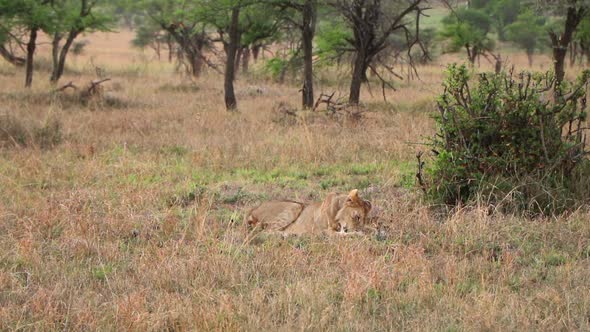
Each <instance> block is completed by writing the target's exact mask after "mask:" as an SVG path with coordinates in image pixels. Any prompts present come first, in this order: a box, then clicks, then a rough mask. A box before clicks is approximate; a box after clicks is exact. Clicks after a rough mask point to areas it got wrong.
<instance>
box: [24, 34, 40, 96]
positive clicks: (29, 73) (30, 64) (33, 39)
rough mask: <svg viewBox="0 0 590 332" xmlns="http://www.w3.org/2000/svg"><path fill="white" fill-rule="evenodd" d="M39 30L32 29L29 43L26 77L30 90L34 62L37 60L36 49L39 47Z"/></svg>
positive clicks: (26, 86)
mask: <svg viewBox="0 0 590 332" xmlns="http://www.w3.org/2000/svg"><path fill="white" fill-rule="evenodd" d="M38 30H39V29H38V28H32V29H31V33H30V36H29V42H28V43H27V63H26V77H25V88H30V87H31V86H32V85H33V70H34V68H33V60H34V58H35V48H36V47H37V31H38Z"/></svg>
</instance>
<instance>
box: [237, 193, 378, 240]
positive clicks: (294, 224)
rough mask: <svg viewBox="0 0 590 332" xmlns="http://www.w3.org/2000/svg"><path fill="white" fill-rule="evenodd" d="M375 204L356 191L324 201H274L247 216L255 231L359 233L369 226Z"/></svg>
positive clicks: (331, 194)
mask: <svg viewBox="0 0 590 332" xmlns="http://www.w3.org/2000/svg"><path fill="white" fill-rule="evenodd" d="M370 210H371V203H369V202H368V201H366V200H363V199H362V198H360V197H359V195H358V190H356V189H354V190H352V191H351V192H350V193H348V194H338V193H330V194H328V196H327V197H326V199H325V200H324V201H323V202H316V203H311V204H304V203H300V202H295V201H270V202H265V203H262V204H261V205H260V206H258V207H256V208H254V209H252V210H251V211H250V213H248V215H247V216H246V220H245V222H246V224H247V225H248V227H249V228H250V229H251V230H265V231H269V232H280V233H282V234H284V235H290V234H296V235H301V234H319V233H324V232H328V233H336V232H338V233H340V234H346V233H351V234H352V233H358V232H360V231H361V230H362V228H363V227H364V225H365V222H366V219H367V214H368V213H369V211H370Z"/></svg>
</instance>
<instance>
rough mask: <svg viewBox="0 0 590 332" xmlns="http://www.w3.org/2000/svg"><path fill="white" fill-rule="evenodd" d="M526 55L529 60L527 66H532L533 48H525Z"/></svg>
mask: <svg viewBox="0 0 590 332" xmlns="http://www.w3.org/2000/svg"><path fill="white" fill-rule="evenodd" d="M526 57H527V59H528V61H529V68H532V67H533V50H527V52H526Z"/></svg>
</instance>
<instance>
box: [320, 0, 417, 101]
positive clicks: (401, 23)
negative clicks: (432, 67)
mask: <svg viewBox="0 0 590 332" xmlns="http://www.w3.org/2000/svg"><path fill="white" fill-rule="evenodd" d="M425 3H426V1H425V0H410V1H401V0H384V1H382V0H332V1H330V2H329V4H330V5H331V6H332V7H333V8H335V9H336V11H337V12H339V13H340V14H341V15H342V17H343V18H344V20H345V22H346V24H347V25H348V26H349V27H350V28H351V30H352V38H350V39H348V40H347V42H348V44H349V45H350V47H351V49H352V50H353V52H354V60H353V67H352V79H351V83H350V95H349V99H348V101H349V103H350V104H352V105H357V104H358V103H359V101H360V91H361V85H362V83H363V82H364V81H366V79H367V70H368V69H369V66H370V65H371V63H372V62H373V60H374V59H375V58H376V57H377V56H378V55H379V54H380V53H381V52H382V51H384V50H385V49H386V48H387V46H388V41H389V39H390V37H391V36H392V35H394V34H395V33H399V32H402V33H403V34H404V35H405V36H406V43H407V45H408V54H411V53H410V52H411V50H412V47H413V46H415V45H419V46H420V47H421V48H422V50H423V51H424V48H423V47H422V46H423V45H422V44H421V42H420V34H419V22H420V16H421V15H422V11H423V10H425V9H427V8H425V7H424V4H425ZM412 31H415V33H412ZM410 61H411V57H410Z"/></svg>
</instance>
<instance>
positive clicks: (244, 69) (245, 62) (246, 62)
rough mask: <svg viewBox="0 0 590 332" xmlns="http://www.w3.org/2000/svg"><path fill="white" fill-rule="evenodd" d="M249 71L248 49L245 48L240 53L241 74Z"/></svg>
mask: <svg viewBox="0 0 590 332" xmlns="http://www.w3.org/2000/svg"><path fill="white" fill-rule="evenodd" d="M248 70H250V48H249V47H245V48H244V51H243V52H242V73H244V74H247V73H248Z"/></svg>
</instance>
